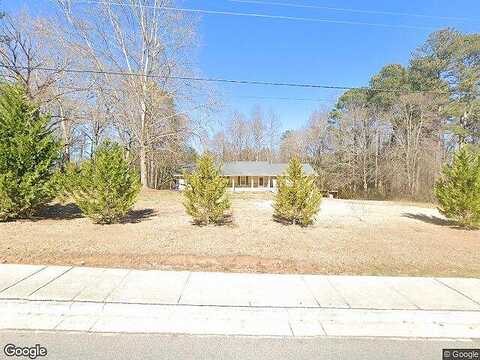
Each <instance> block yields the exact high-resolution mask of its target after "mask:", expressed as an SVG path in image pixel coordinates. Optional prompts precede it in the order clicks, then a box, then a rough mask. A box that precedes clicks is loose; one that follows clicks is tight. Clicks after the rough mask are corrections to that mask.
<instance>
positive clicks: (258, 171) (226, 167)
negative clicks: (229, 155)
mask: <svg viewBox="0 0 480 360" xmlns="http://www.w3.org/2000/svg"><path fill="white" fill-rule="evenodd" d="M302 166H303V171H305V174H307V175H316V172H315V170H313V168H312V167H311V166H310V164H302ZM287 167H288V164H287V163H279V164H271V163H269V162H268V161H227V162H225V163H224V164H223V166H222V167H221V170H222V175H224V176H279V175H284V174H285V173H286V171H287Z"/></svg>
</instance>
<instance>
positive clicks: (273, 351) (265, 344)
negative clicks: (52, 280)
mask: <svg viewBox="0 0 480 360" xmlns="http://www.w3.org/2000/svg"><path fill="white" fill-rule="evenodd" d="M9 343H12V344H14V345H16V346H19V347H24V346H35V344H40V345H41V346H43V347H45V348H46V349H47V357H37V359H40V360H41V359H59V360H70V359H79V360H80V359H81V360H86V359H88V360H97V359H98V360H100V359H102V360H108V359H112V360H113V359H115V360H124V359H125V360H136V359H142V360H150V359H151V360H164V359H165V360H169V359H172V360H187V359H192V360H200V359H208V360H212V359H222V360H229V359H240V360H246V359H255V360H260V359H262V360H280V359H295V360H303V359H305V360H307V359H308V360H314V359H319V360H320V359H321V360H330V359H331V360H339V359H348V360H352V359H353V360H363V359H365V360H377V359H378V360H400V359H401V360H403V359H414V360H416V359H421V360H430V359H431V360H441V359H442V349H443V348H477V349H478V348H480V339H479V340H475V341H470V340H432V339H387V338H264V337H263V338H262V337H229V336H191V335H157V334H100V333H74V332H34V331H28V332H26V331H2V332H0V346H1V354H0V359H15V360H19V359H28V357H7V356H6V355H5V354H4V347H5V345H6V344H9Z"/></svg>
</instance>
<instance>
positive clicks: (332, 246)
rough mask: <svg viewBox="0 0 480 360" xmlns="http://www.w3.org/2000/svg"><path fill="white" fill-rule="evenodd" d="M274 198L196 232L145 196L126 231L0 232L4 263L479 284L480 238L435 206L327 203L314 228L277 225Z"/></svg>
mask: <svg viewBox="0 0 480 360" xmlns="http://www.w3.org/2000/svg"><path fill="white" fill-rule="evenodd" d="M271 200H272V195H271V194H268V193H261V194H245V193H244V194H238V195H237V194H235V195H234V196H233V216H234V222H233V223H232V224H230V225H227V226H206V227H198V226H194V225H192V224H191V223H190V218H189V217H188V216H187V215H186V214H185V211H184V209H183V206H182V198H181V195H180V194H179V193H176V192H169V191H147V192H144V193H142V195H141V197H140V201H139V202H138V204H137V207H136V208H135V210H134V211H133V212H132V213H131V214H130V215H129V217H128V218H127V219H125V221H124V222H123V223H122V224H115V225H105V226H101V225H94V224H92V223H91V222H90V221H89V220H88V219H86V218H83V217H82V216H81V214H80V213H79V211H78V209H77V208H76V207H75V206H74V205H72V204H67V205H60V204H53V205H52V206H50V207H49V208H48V209H46V210H45V211H44V212H43V213H42V214H41V215H40V216H39V217H38V218H37V219H36V220H34V221H31V220H28V221H27V220H24V221H16V222H7V223H0V248H1V249H2V251H1V253H0V262H6V263H29V264H31V263H33V264H59V265H66V264H74V265H85V266H105V267H107V266H108V267H134V268H156V269H188V270H191V269H193V270H205V271H257V272H279V273H284V272H286V273H293V272H301V273H321V274H369V275H380V274H382V275H441V276H475V277H479V276H480V231H467V230H461V229H458V228H456V227H455V226H454V225H453V224H451V223H450V222H448V221H447V220H445V219H444V218H443V217H442V216H440V215H439V214H438V212H437V210H436V209H435V208H433V207H429V206H425V205H424V204H423V205H420V206H417V205H414V204H408V203H401V202H381V201H356V200H332V199H325V200H324V202H323V203H322V210H321V212H320V214H319V216H318V218H317V221H316V223H315V225H314V226H312V227H309V228H300V227H295V226H285V225H282V224H279V223H275V222H273V221H272V208H271Z"/></svg>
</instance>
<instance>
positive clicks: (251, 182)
mask: <svg viewBox="0 0 480 360" xmlns="http://www.w3.org/2000/svg"><path fill="white" fill-rule="evenodd" d="M250 187H251V188H252V189H253V176H252V177H251V178H250Z"/></svg>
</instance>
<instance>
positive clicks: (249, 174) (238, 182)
mask: <svg viewBox="0 0 480 360" xmlns="http://www.w3.org/2000/svg"><path fill="white" fill-rule="evenodd" d="M302 166H303V171H304V172H305V174H307V175H311V176H316V175H317V173H316V172H315V170H314V169H313V168H312V167H311V166H310V165H309V164H302ZM287 167H288V164H287V163H276V164H275V163H270V162H268V161H227V162H225V163H224V164H223V165H222V166H221V167H220V170H221V174H222V176H224V177H225V178H227V179H228V184H229V188H230V190H232V191H275V189H276V187H277V176H281V175H285V174H286V171H287ZM177 179H178V188H179V189H180V190H181V189H182V188H183V187H184V186H185V179H183V176H182V175H177Z"/></svg>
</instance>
